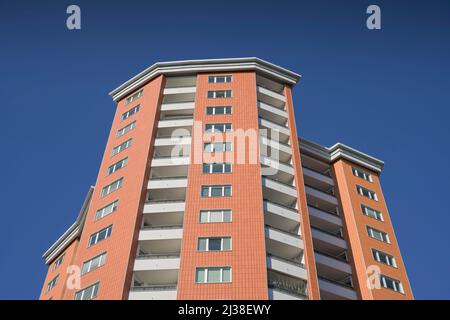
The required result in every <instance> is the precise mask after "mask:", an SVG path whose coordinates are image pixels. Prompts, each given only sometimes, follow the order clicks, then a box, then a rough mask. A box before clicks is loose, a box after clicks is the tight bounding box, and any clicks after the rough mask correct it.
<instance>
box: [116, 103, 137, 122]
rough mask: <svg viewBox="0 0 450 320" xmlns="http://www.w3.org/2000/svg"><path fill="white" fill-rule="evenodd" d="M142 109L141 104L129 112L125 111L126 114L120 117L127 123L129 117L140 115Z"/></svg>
mask: <svg viewBox="0 0 450 320" xmlns="http://www.w3.org/2000/svg"><path fill="white" fill-rule="evenodd" d="M140 108H141V104H138V105H136V106H134V107H133V108H130V109H129V110H128V111H125V112H124V113H122V115H121V116H120V119H121V121H125V120H126V119H128V118H129V117H131V116H133V115H135V114H136V113H138V112H139V109H140Z"/></svg>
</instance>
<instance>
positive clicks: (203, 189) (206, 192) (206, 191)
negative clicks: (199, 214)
mask: <svg viewBox="0 0 450 320" xmlns="http://www.w3.org/2000/svg"><path fill="white" fill-rule="evenodd" d="M208 195H209V188H208V187H202V197H207V196H208Z"/></svg>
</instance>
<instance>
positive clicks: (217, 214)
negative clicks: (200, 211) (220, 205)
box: [210, 211, 222, 222]
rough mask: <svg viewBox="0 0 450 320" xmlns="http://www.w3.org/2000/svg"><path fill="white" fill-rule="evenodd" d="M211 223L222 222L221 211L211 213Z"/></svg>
mask: <svg viewBox="0 0 450 320" xmlns="http://www.w3.org/2000/svg"><path fill="white" fill-rule="evenodd" d="M210 222H222V213H221V212H220V211H211V216H210Z"/></svg>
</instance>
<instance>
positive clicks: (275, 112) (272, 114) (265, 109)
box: [258, 101, 288, 126]
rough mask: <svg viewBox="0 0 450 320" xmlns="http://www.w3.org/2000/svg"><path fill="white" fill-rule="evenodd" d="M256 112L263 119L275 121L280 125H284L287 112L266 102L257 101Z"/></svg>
mask: <svg viewBox="0 0 450 320" xmlns="http://www.w3.org/2000/svg"><path fill="white" fill-rule="evenodd" d="M258 113H259V115H260V116H261V117H262V118H264V119H268V120H270V121H272V122H275V123H276V124H279V125H280V126H286V123H287V120H288V114H287V112H286V111H284V110H281V109H279V108H277V107H274V106H271V105H269V104H267V103H264V102H261V101H258Z"/></svg>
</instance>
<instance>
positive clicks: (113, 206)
mask: <svg viewBox="0 0 450 320" xmlns="http://www.w3.org/2000/svg"><path fill="white" fill-rule="evenodd" d="M118 206H119V200H116V201H114V202H113V203H110V204H108V205H107V206H105V207H103V208H101V209H99V210H97V212H96V213H95V220H96V221H97V220H100V219H101V218H104V217H106V216H107V215H109V214H111V213H113V212H115V211H116V210H117V207H118Z"/></svg>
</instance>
